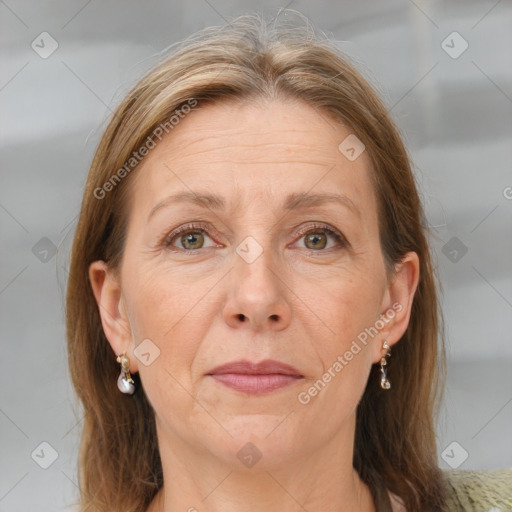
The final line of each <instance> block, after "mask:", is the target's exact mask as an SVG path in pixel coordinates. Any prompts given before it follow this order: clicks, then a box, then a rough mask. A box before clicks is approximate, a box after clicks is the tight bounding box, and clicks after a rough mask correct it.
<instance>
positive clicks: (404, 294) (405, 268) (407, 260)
mask: <svg viewBox="0 0 512 512" xmlns="http://www.w3.org/2000/svg"><path fill="white" fill-rule="evenodd" d="M419 278H420V261H419V257H418V255H417V254H416V253H415V252H408V253H406V254H405V256H404V257H403V258H402V260H401V261H400V263H398V264H397V265H396V267H395V273H394V274H393V275H392V277H391V279H390V282H389V284H388V285H387V289H386V292H385V293H384V297H383V301H382V304H381V315H380V319H381V320H382V323H383V324H384V327H383V328H382V329H380V337H379V343H378V344H376V345H377V346H376V347H375V348H376V354H375V355H374V362H378V361H379V360H380V358H381V357H382V356H383V355H384V353H385V352H383V349H382V344H383V342H384V340H387V342H388V345H389V346H390V347H392V346H393V345H394V344H395V343H396V342H397V341H399V340H400V338H401V337H402V336H403V334H404V332H405V331H406V330H407V326H408V325H409V319H410V316H411V310H412V303H413V299H414V295H415V293H416V289H417V287H418V282H419ZM377 351H378V352H377Z"/></svg>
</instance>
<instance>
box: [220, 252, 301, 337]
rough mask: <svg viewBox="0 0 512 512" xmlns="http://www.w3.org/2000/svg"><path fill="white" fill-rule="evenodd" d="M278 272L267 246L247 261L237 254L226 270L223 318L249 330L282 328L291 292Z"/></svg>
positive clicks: (287, 317) (287, 320)
mask: <svg viewBox="0 0 512 512" xmlns="http://www.w3.org/2000/svg"><path fill="white" fill-rule="evenodd" d="M281 276H282V272H279V270H278V269H276V268H275V264H274V265H273V261H272V257H271V254H270V250H264V251H263V252H262V254H260V256H259V257H258V258H257V259H256V260H255V261H252V262H250V263H249V262H248V261H245V260H244V259H243V258H242V257H239V256H238V255H237V256H236V257H235V265H234V268H233V270H232V271H231V272H230V273H229V284H228V286H229V290H228V298H227V300H226V302H225V304H224V309H223V318H224V321H225V322H226V323H227V324H228V325H229V326H230V327H232V328H234V329H242V328H247V329H250V330H251V331H253V332H263V331H271V332H275V331H280V330H283V329H286V328H287V327H288V326H289V325H290V321H291V316H292V312H291V307H290V304H289V298H290V296H291V295H293V294H292V292H291V290H290V289H289V287H288V285H287V284H286V283H285V281H284V279H283V277H281Z"/></svg>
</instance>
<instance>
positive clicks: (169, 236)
mask: <svg viewBox="0 0 512 512" xmlns="http://www.w3.org/2000/svg"><path fill="white" fill-rule="evenodd" d="M196 231H202V232H204V233H206V234H208V226H207V224H204V223H190V224H185V225H183V226H180V227H179V228H177V229H175V230H174V231H172V232H171V233H167V232H166V234H165V236H164V237H163V239H162V240H161V242H160V246H162V247H164V248H166V249H168V250H170V251H173V252H186V253H188V254H192V255H193V254H196V253H197V252H198V251H201V250H203V249H202V248H201V249H191V250H188V249H180V248H179V247H174V246H172V242H173V241H174V239H175V238H177V237H178V236H179V235H182V234H183V233H188V232H196ZM318 231H322V232H324V233H327V234H329V235H331V236H332V237H333V238H334V239H335V240H336V242H338V244H339V245H340V247H341V248H343V247H346V246H348V245H349V243H348V241H347V239H346V238H345V237H344V236H343V235H342V234H341V233H340V232H339V231H338V230H336V229H334V228H332V227H330V226H329V225H328V224H323V223H313V224H310V225H308V226H307V227H306V228H303V229H301V230H300V231H299V232H298V233H297V236H298V237H299V238H302V237H304V236H305V235H307V234H308V233H315V232H318ZM331 249H335V248H333V247H331V248H330V249H323V250H322V249H321V250H317V251H316V250H314V249H307V248H306V250H307V251H308V252H309V253H311V254H320V253H322V252H330V250H331Z"/></svg>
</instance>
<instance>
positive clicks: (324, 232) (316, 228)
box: [299, 224, 348, 252]
mask: <svg viewBox="0 0 512 512" xmlns="http://www.w3.org/2000/svg"><path fill="white" fill-rule="evenodd" d="M299 234H300V235H301V240H304V245H305V247H304V248H305V249H309V250H310V251H314V252H322V251H323V250H324V249H326V248H327V249H332V248H333V247H332V246H331V247H327V245H328V243H329V238H331V239H333V240H335V242H336V243H337V244H338V246H339V247H344V246H347V245H348V242H347V240H346V238H345V237H344V236H343V235H342V234H341V233H340V232H339V231H337V230H335V229H333V228H331V227H330V226H328V225H326V224H314V225H313V226H311V225H309V226H307V227H306V228H304V229H302V230H301V231H300V233H299Z"/></svg>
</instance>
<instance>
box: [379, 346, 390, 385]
mask: <svg viewBox="0 0 512 512" xmlns="http://www.w3.org/2000/svg"><path fill="white" fill-rule="evenodd" d="M382 348H383V349H384V350H387V352H386V354H384V356H383V357H382V359H381V360H380V371H381V374H382V375H381V378H380V387H381V388H382V389H386V390H387V389H390V388H391V382H389V379H388V372H387V371H386V365H387V364H388V363H387V361H386V357H387V356H388V355H389V345H388V342H387V341H385V342H384V344H383V345H382Z"/></svg>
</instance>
